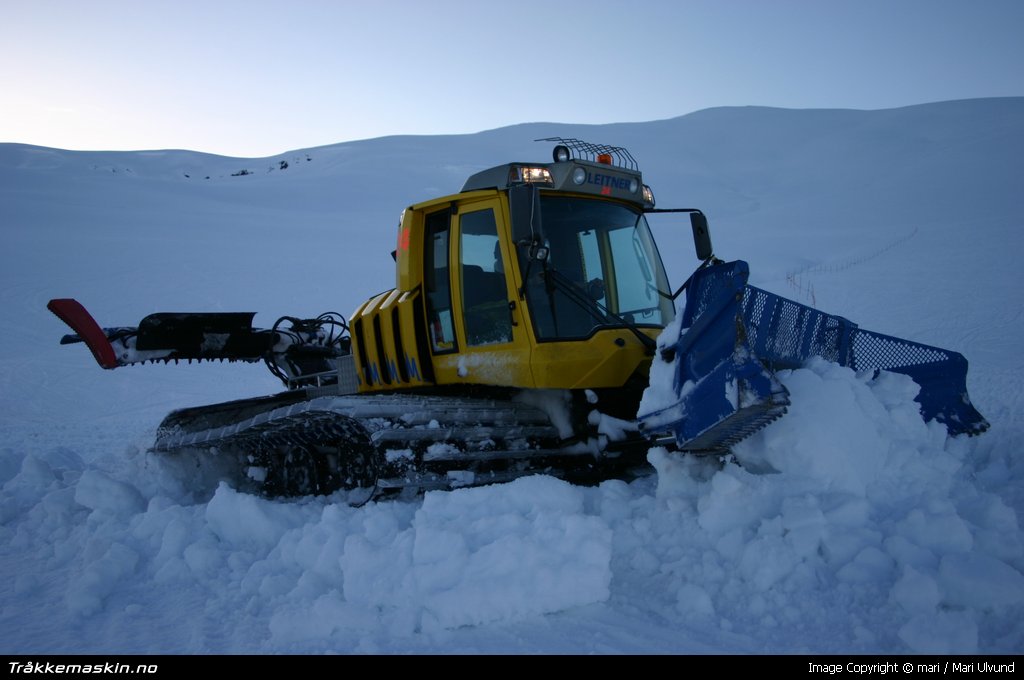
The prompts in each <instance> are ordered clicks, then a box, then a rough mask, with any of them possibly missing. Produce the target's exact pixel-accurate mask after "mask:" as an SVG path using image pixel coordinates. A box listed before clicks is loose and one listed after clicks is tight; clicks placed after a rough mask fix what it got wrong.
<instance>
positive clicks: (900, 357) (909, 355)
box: [850, 330, 951, 371]
mask: <svg viewBox="0 0 1024 680" xmlns="http://www.w3.org/2000/svg"><path fill="white" fill-rule="evenodd" d="M950 358H951V356H950V353H949V352H947V351H945V350H942V349H939V348H938V347H930V346H928V345H919V344H917V343H916V342H910V341H909V340H903V339H902V338H894V337H892V336H889V335H882V334H881V333H873V332H871V331H862V330H858V331H857V332H856V333H854V335H853V358H852V360H851V361H850V368H852V369H854V370H856V371H863V370H866V369H871V368H894V367H899V366H917V365H920V364H931V363H935V362H939V361H949V360H950Z"/></svg>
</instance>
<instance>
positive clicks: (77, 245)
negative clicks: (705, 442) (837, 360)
mask: <svg viewBox="0 0 1024 680" xmlns="http://www.w3.org/2000/svg"><path fill="white" fill-rule="evenodd" d="M553 135H561V136H566V137H570V136H572V137H578V138H582V139H587V140H590V141H596V142H602V143H609V144H617V145H622V146H626V147H628V148H629V149H630V151H631V152H632V153H633V155H634V156H635V157H636V158H637V159H638V160H639V162H640V164H641V168H642V169H643V170H644V172H645V179H646V181H647V182H648V183H650V184H651V185H652V187H653V188H654V191H655V195H656V196H657V198H658V204H659V207H690V206H698V207H701V208H702V209H704V210H705V212H707V213H708V215H709V217H710V219H711V229H712V235H713V237H714V240H715V243H716V252H717V253H718V254H719V256H720V257H723V258H725V259H735V258H742V259H745V260H747V261H748V262H750V265H751V271H752V283H754V284H756V285H758V286H761V287H763V288H767V289H769V290H771V291H773V292H776V293H778V294H781V295H784V296H787V297H791V298H794V299H796V300H798V301H800V302H804V303H807V304H812V305H814V306H816V307H818V308H820V309H822V310H825V311H828V312H832V313H836V314H841V315H843V316H846V317H847V318H850V319H852V320H853V321H855V322H857V323H859V324H861V325H862V326H863V327H864V328H868V329H871V330H877V331H880V332H884V333H889V334H893V335H898V336H903V337H907V338H909V339H912V340H915V341H918V342H924V343H928V344H933V345H938V346H941V347H946V348H948V349H952V350H956V351H959V352H962V353H963V354H964V355H966V356H967V358H968V360H969V361H970V363H971V366H970V373H969V376H968V387H969V389H970V392H971V396H972V398H973V401H974V403H975V405H976V406H977V407H978V409H979V410H980V411H981V412H982V413H983V414H984V415H985V416H986V417H987V418H988V419H989V420H990V421H991V423H992V429H991V430H990V431H989V432H988V433H986V434H984V435H983V436H981V437H978V438H973V439H967V438H955V439H951V438H949V437H947V435H946V433H945V430H944V429H943V428H941V427H940V426H937V425H934V424H925V423H924V422H922V421H921V419H920V417H919V416H918V414H917V412H916V408H915V403H914V402H913V396H914V394H915V390H916V386H915V385H914V384H913V383H912V382H911V381H910V380H909V379H907V378H905V377H904V376H899V375H894V374H883V375H881V376H880V377H878V378H877V379H870V376H858V375H855V374H854V373H853V372H852V371H849V370H847V369H842V368H839V367H836V366H834V365H830V364H827V363H824V362H822V361H812V362H810V363H809V364H808V365H807V366H805V367H804V368H802V369H799V370H795V371H792V372H787V373H785V374H784V375H783V376H782V379H783V382H784V383H785V384H786V385H787V386H788V388H789V389H790V391H791V393H792V400H793V406H792V407H791V408H790V413H789V415H787V416H785V417H784V418H782V419H781V420H779V421H777V422H776V423H774V424H772V425H771V426H769V427H768V428H767V429H765V430H764V431H762V432H761V433H759V434H757V435H756V436H754V437H753V438H751V439H749V440H747V441H745V442H743V443H742V444H741V445H740V446H739V447H737V449H736V451H735V457H734V458H732V459H730V460H727V461H716V460H706V459H704V460H698V459H692V458H684V457H680V456H678V455H675V454H670V453H667V452H665V451H664V450H661V449H653V450H652V451H651V452H650V455H649V459H650V461H651V463H652V465H653V467H652V473H651V474H650V475H649V476H646V477H642V478H640V479H638V480H637V481H634V482H632V483H629V484H627V483H625V482H621V481H610V482H606V483H604V484H602V485H600V486H598V487H590V488H584V487H575V486H571V485H569V484H566V483H564V482H562V481H559V480H556V479H553V478H550V477H544V476H538V477H531V478H524V479H520V480H518V481H516V482H513V483H510V484H505V485H496V486H491V487H482V488H474V489H460V490H457V491H453V492H431V493H428V494H426V496H424V497H420V498H417V499H414V500H402V501H387V502H381V503H370V504H368V505H366V506H364V507H361V508H354V507H351V506H349V505H347V504H346V503H345V502H344V501H345V498H344V494H343V493H339V494H337V495H336V496H333V497H328V498H306V499H300V500H295V501H290V502H283V501H269V500H266V499H262V498H258V497H254V496H251V495H247V494H244V493H240V492H239V491H237V490H235V489H232V488H231V487H230V486H228V485H226V484H217V483H215V482H213V481H209V480H207V479H204V478H203V476H202V475H200V474H198V473H197V471H196V468H195V467H194V466H193V465H191V461H188V460H186V459H184V458H179V459H167V458H162V457H158V456H155V455H154V454H151V453H149V452H148V451H147V447H148V445H149V444H150V443H151V442H152V438H153V435H154V431H155V428H156V426H157V424H158V423H159V422H160V420H161V418H162V417H163V416H164V415H165V414H166V413H167V412H168V411H170V410H171V409H174V408H178V407H182V406H188V405H196V404H202V403H212V402H215V401H222V400H227V399H233V398H240V397H245V396H252V395H256V394H268V393H271V392H274V391H276V390H277V389H278V385H277V384H276V381H275V379H274V378H273V377H272V376H271V375H270V374H269V372H267V371H266V370H265V369H263V368H262V367H261V366H258V365H226V364H225V365H221V364H212V365H193V366H185V365H182V366H177V367H162V366H152V367H151V366H146V367H134V368H129V369H121V370H117V371H102V370H101V369H99V368H98V367H97V366H96V365H95V363H94V362H93V361H92V358H91V357H90V356H89V354H88V352H87V351H86V350H85V349H83V348H82V347H81V346H77V347H62V346H59V345H58V344H57V341H58V339H59V337H60V335H61V334H63V333H64V332H65V328H64V327H63V326H62V324H61V323H60V322H59V321H58V320H57V319H56V318H55V317H53V316H52V315H51V314H50V313H49V312H48V311H46V309H45V305H46V302H47V300H49V299H50V298H54V297H75V298H77V299H79V300H80V301H82V302H83V303H84V304H85V305H86V306H87V307H88V308H89V309H90V310H91V311H92V312H93V313H94V314H95V315H96V317H97V318H98V319H99V320H100V321H101V323H104V324H108V325H118V324H133V323H136V322H137V321H138V320H139V319H141V318H142V317H143V316H144V315H146V314H148V313H150V312H153V311H217V310H230V311H252V310H255V311H258V312H260V314H259V315H258V316H257V318H256V323H257V325H263V326H266V325H269V324H271V323H273V321H274V320H275V319H277V318H278V317H279V316H281V315H283V314H291V315H297V316H315V315H316V314H319V313H321V312H324V311H328V310H332V311H339V312H342V313H348V312H349V311H351V310H352V309H354V308H355V307H356V306H357V305H358V304H359V303H361V302H362V301H363V300H364V299H365V298H367V297H369V296H370V295H372V294H375V293H377V292H379V291H380V290H384V289H386V288H389V287H391V286H392V285H393V273H392V269H391V258H390V255H389V253H390V251H391V250H392V248H393V247H394V246H393V242H394V237H395V226H396V225H397V220H398V215H399V213H400V212H401V210H402V208H404V207H405V206H407V205H409V204H411V203H414V202H417V201H420V200H423V199H426V198H430V197H433V196H435V195H441V194H444V193H451V192H455V191H457V190H458V189H459V188H460V187H461V184H462V182H463V181H464V180H465V178H466V177H467V176H468V175H469V174H471V173H472V172H475V171H476V170H479V169H483V168H485V167H489V166H491V165H496V164H498V163H502V162H505V161H508V160H529V159H531V158H532V159H538V160H546V159H547V158H548V157H549V145H548V144H546V143H533V142H532V140H534V139H537V138H540V137H548V136H553ZM1021 158H1024V98H1009V99H991V100H971V101H961V102H946V103H938V104H930V105H925V106H918V107H910V108H904V109H894V110H885V111H872V112H865V111H847V110H844V111H826V110H805V111H790V110H779V109H762V108H727V109H712V110H707V111H701V112H698V113H695V114H692V115H688V116H684V117H681V118H677V119H673V120H667V121H660V122H654V123H644V124H619V125H608V126H572V125H555V124H527V125H520V126H515V127H511V128H504V129H501V130H495V131H490V132H485V133H480V134H475V135H465V136H445V137H392V138H383V139H377V140H369V141H365V142H357V143H349V144H340V145H336V146H327V147H321V148H315V149H308V150H302V151H296V152H293V153H289V154H285V155H282V156H279V157H274V158H267V159H234V158H223V157H217V156H210V155H204V154H199V153H192V152H184V151H148V152H133V153H114V152H69V151H60V150H54V149H44V148H39V147H29V146H23V145H16V144H4V145H0V234H2V246H3V247H2V248H0V309H2V310H3V313H4V319H5V322H4V325H3V331H2V342H0V414H2V415H0V651H2V652H4V653H44V652H51V653H52V652H64V653H71V652H90V653H99V652H110V653H115V652H121V653H127V652H137V653H147V652H148V653H158V652H167V653H204V652H206V653H209V652H225V653H239V652H243V653H244V652H257V653H259V652H299V653H303V652H328V651H330V652H366V653H405V652H426V653H436V652H446V653H447V652H470V653H473V652H483V653H497V652H510V653H534V652H549V653H560V652H573V653H592V652H593V653H647V652H682V653H686V652H694V653H722V652H753V653H785V652H824V653H844V652H854V653H863V652H915V653H976V652H979V653H1019V652H1021V651H1024V542H1022V538H1024V534H1022V531H1021V527H1020V519H1019V518H1020V517H1021V516H1022V512H1024V486H1022V485H1024V464H1022V463H1021V458H1020V455H1019V454H1020V450H1021V448H1022V445H1024V424H1022V412H1024V408H1022V406H1024V404H1022V399H1021V397H1020V395H1021V394H1022V393H1024V390H1022V389H1021V385H1022V384H1024V360H1022V358H1021V352H1020V351H1019V348H1018V345H1019V339H1020V338H1021V337H1022V335H1024V313H1022V310H1024V305H1022V302H1021V292H1020V291H1021V288H1022V285H1024V275H1022V274H1021V269H1020V258H1021V256H1022V255H1024V248H1022V245H1024V236H1022V234H1024V184H1022V180H1021V177H1022V176H1024V175H1022V174H1021V161H1020V159H1021ZM243 171H245V172H244V173H243ZM654 228H655V233H656V236H658V237H659V244H660V247H661V251H662V256H663V257H664V258H665V259H666V261H667V263H668V266H669V269H670V274H671V276H672V277H673V281H674V282H675V283H676V284H678V283H679V282H680V281H681V280H682V279H683V278H684V277H685V276H686V275H687V274H688V273H689V270H690V269H691V267H692V266H693V265H694V264H696V261H695V260H694V259H693V254H692V244H691V243H690V242H689V238H688V236H687V235H686V232H685V231H682V232H681V231H680V230H679V229H678V226H676V225H675V224H673V223H670V222H665V223H663V224H657V223H655V224H654Z"/></svg>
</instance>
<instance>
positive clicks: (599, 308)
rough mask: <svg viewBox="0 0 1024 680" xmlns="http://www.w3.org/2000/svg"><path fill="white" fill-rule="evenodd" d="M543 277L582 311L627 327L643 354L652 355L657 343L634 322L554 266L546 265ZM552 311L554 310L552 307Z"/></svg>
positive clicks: (608, 323) (605, 322)
mask: <svg viewBox="0 0 1024 680" xmlns="http://www.w3.org/2000/svg"><path fill="white" fill-rule="evenodd" d="M544 278H545V280H546V281H548V282H550V284H551V285H552V286H554V287H555V288H557V289H558V290H560V291H562V294H563V295H565V297H567V298H569V300H571V301H572V302H574V303H575V304H576V305H578V306H579V307H580V308H582V309H583V310H584V311H586V312H588V313H590V314H591V315H592V316H593V317H594V318H595V319H597V320H598V321H600V322H601V323H603V324H606V325H609V326H614V325H619V326H625V327H626V328H628V329H629V330H630V331H632V333H633V335H635V336H636V337H637V339H638V340H640V343H641V344H642V345H643V346H644V349H645V354H647V356H654V351H655V349H657V346H658V343H656V342H655V341H654V340H653V339H652V338H650V337H648V336H647V335H645V334H644V333H643V331H641V330H640V329H639V328H637V326H636V324H634V323H633V322H632V321H629V320H627V319H625V318H623V317H621V316H619V315H618V314H616V313H614V312H612V311H610V310H609V309H608V308H607V307H605V306H604V305H602V304H600V303H599V302H597V301H596V300H594V299H593V298H591V297H590V296H589V295H587V292H586V291H585V290H583V288H582V287H581V286H580V285H579V284H578V283H576V282H575V281H573V280H572V279H570V278H568V277H566V276H565V275H564V274H562V273H561V272H560V271H558V270H557V269H555V268H554V267H550V266H548V267H545V268H544ZM552 312H554V310H553V309H552ZM611 322H614V323H611Z"/></svg>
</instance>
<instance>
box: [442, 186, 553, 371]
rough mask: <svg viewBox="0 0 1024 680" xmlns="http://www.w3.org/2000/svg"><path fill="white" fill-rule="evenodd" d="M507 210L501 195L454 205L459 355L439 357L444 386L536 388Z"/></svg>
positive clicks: (454, 315)
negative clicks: (514, 271)
mask: <svg viewBox="0 0 1024 680" xmlns="http://www.w3.org/2000/svg"><path fill="white" fill-rule="evenodd" d="M507 225H508V212H507V209H506V207H505V205H504V203H503V202H502V201H501V200H500V198H499V197H498V196H494V197H490V198H485V199H480V200H470V201H465V202H459V203H458V204H456V205H455V206H453V209H452V214H451V233H450V237H449V244H448V246H449V261H450V263H451V265H452V266H450V267H448V272H447V274H448V276H449V277H450V288H451V292H452V296H451V316H452V319H453V321H454V328H455V337H454V344H453V346H454V351H451V349H450V348H451V347H452V345H449V346H448V348H446V349H448V351H443V350H442V352H441V353H435V366H436V367H437V369H438V378H439V382H449V383H465V384H478V385H496V386H509V387H532V386H533V379H532V373H531V371H530V346H529V338H528V335H527V333H526V329H525V326H524V325H523V323H522V318H521V316H520V312H519V309H518V306H517V304H516V302H515V301H516V299H517V295H516V293H515V290H514V288H513V286H512V285H511V284H510V280H509V277H508V275H507V272H510V271H511V268H512V266H513V264H512V262H513V258H512V254H511V252H510V250H509V248H510V245H511V240H510V238H509V237H508V233H509V232H508V226H507Z"/></svg>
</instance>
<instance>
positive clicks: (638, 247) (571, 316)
mask: <svg viewBox="0 0 1024 680" xmlns="http://www.w3.org/2000/svg"><path fill="white" fill-rule="evenodd" d="M540 222H541V224H542V225H543V226H542V232H543V240H544V243H543V244H542V245H544V246H546V247H547V248H548V249H549V253H548V258H547V260H546V261H543V262H541V261H536V260H534V261H532V262H531V261H530V260H529V253H528V250H529V249H528V248H519V249H518V250H519V257H520V268H521V271H522V272H524V275H525V276H526V285H525V288H526V297H527V302H528V304H529V307H530V310H531V314H532V317H533V325H534V328H535V330H536V333H537V337H538V339H540V340H553V339H567V338H584V337H587V336H589V335H591V334H592V333H593V332H594V331H595V330H596V329H598V328H600V327H609V326H621V325H622V323H621V322H619V321H617V320H615V319H614V317H613V316H610V315H608V314H604V313H602V310H607V312H610V313H611V315H617V316H619V317H621V318H622V319H623V320H624V321H626V322H628V323H632V324H635V325H637V326H656V327H664V326H665V325H666V324H667V323H668V322H669V321H671V320H672V317H673V314H674V309H673V306H672V301H671V300H669V299H667V298H665V297H663V296H662V295H659V293H658V291H659V290H660V291H667V290H668V280H667V277H666V276H665V270H664V267H663V266H662V264H661V257H660V256H659V255H658V251H657V248H656V247H655V245H654V241H653V239H652V238H651V233H650V230H649V229H648V226H647V220H645V219H644V216H643V213H641V212H640V211H638V210H636V209H633V208H630V207H627V206H625V205H622V204H618V203H612V202H609V201H603V200H595V199H588V198H574V197H567V196H545V195H544V194H543V193H541V198H540ZM552 270H553V271H554V272H557V274H551V272H552ZM555 276H557V278H558V279H560V280H561V281H563V282H565V281H568V282H571V284H572V288H573V289H574V290H565V286H562V285H555V284H556V283H558V282H557V281H554V280H553V279H554V277H555ZM580 293H582V294H583V295H584V296H585V298H587V299H589V300H590V301H592V302H593V303H596V304H586V301H585V300H584V301H581V300H580V299H579V294H580ZM573 297H576V298H577V299H573Z"/></svg>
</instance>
